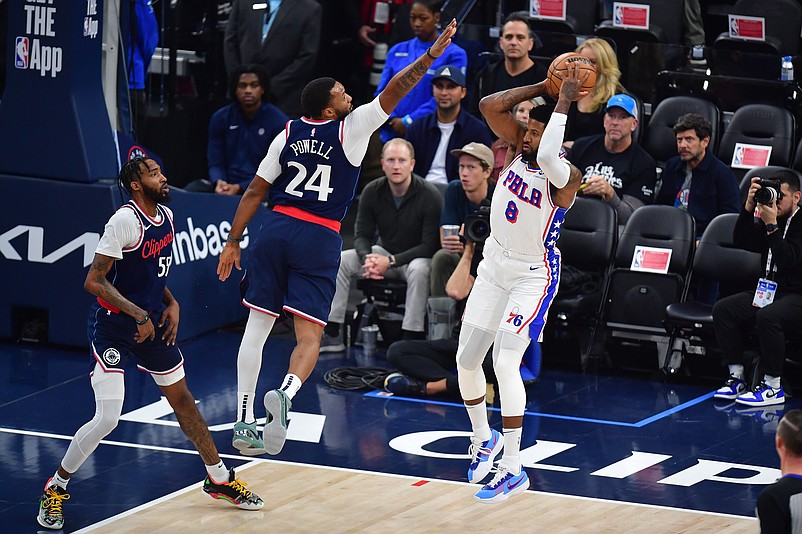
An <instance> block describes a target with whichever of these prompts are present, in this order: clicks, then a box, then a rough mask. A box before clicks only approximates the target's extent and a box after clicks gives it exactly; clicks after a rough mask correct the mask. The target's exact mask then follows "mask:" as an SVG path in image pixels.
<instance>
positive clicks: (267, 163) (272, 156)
mask: <svg viewBox="0 0 802 534" xmlns="http://www.w3.org/2000/svg"><path fill="white" fill-rule="evenodd" d="M288 127H289V126H288ZM286 141H287V134H286V133H285V132H284V131H281V132H279V134H278V135H277V136H276V137H275V138H273V142H272V143H270V148H268V149H267V155H266V156H265V157H264V159H263V160H262V162H261V163H260V164H259V168H258V169H257V170H256V175H257V176H259V177H260V178H262V179H263V180H265V181H266V182H267V183H269V184H272V183H273V182H274V181H275V180H276V178H278V175H279V174H281V163H279V156H281V151H282V150H283V149H284V144H285V143H286Z"/></svg>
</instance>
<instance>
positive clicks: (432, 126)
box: [406, 65, 493, 190]
mask: <svg viewBox="0 0 802 534" xmlns="http://www.w3.org/2000/svg"><path fill="white" fill-rule="evenodd" d="M432 88H433V93H434V99H435V103H436V104H437V109H436V110H435V112H434V113H430V114H429V115H426V116H424V117H421V118H420V119H419V120H417V121H415V122H413V123H412V125H411V126H410V127H409V129H408V130H407V133H406V139H407V141H409V142H410V143H412V146H413V147H415V155H416V156H417V157H416V158H415V174H417V175H419V176H423V177H425V178H426V181H427V182H430V183H433V184H434V185H436V186H438V187H440V188H441V190H442V189H445V187H446V185H447V184H448V182H450V181H452V180H458V179H459V167H458V162H457V157H458V156H459V155H457V156H455V155H453V151H454V150H456V149H458V148H460V147H462V146H465V145H467V144H468V143H472V142H475V143H481V144H484V145H487V146H490V145H491V144H492V143H493V138H492V136H491V135H490V129H488V127H487V125H486V124H485V123H484V122H483V121H481V120H479V119H477V118H476V117H474V116H473V115H471V114H470V113H468V112H467V110H465V109H464V108H463V107H462V100H463V99H464V98H465V95H466V93H467V89H466V88H465V75H464V74H462V71H461V70H460V69H459V68H457V67H456V66H454V65H445V66H443V67H440V68H439V69H437V71H435V73H434V77H433V78H432ZM491 167H492V165H491Z"/></svg>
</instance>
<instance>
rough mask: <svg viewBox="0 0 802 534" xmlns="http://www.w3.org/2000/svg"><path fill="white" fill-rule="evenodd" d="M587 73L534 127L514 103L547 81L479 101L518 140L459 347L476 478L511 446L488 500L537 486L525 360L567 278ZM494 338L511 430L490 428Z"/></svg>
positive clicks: (572, 78) (569, 78)
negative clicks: (528, 463)
mask: <svg viewBox="0 0 802 534" xmlns="http://www.w3.org/2000/svg"><path fill="white" fill-rule="evenodd" d="M586 77H587V75H580V73H579V70H578V69H574V68H570V70H569V71H568V73H567V74H566V76H565V77H564V79H563V84H562V87H561V89H560V94H559V97H558V100H557V104H556V105H555V106H553V107H552V105H549V104H546V105H541V106H538V107H535V108H533V109H532V110H531V111H530V112H529V121H528V123H527V126H526V128H524V127H523V125H521V124H520V123H518V122H517V121H516V120H515V117H514V116H513V115H512V113H510V110H511V109H512V107H513V106H515V105H516V104H518V103H519V102H523V101H524V100H529V99H532V98H535V97H538V96H545V95H546V85H545V82H540V83H538V84H535V85H528V86H524V87H518V88H514V89H509V90H506V91H500V92H498V93H495V94H492V95H489V96H487V97H485V98H483V99H482V101H481V103H480V105H479V109H480V110H481V111H482V115H484V117H485V119H486V120H487V124H488V125H490V128H491V129H492V130H493V132H495V134H496V135H498V136H499V137H500V138H502V139H504V140H506V141H508V142H509V143H510V145H511V146H514V147H516V148H517V151H516V153H517V155H516V156H515V158H513V160H512V162H511V163H510V164H509V165H508V166H507V167H506V168H504V169H503V170H502V171H501V173H500V174H499V178H498V184H497V185H496V191H495V193H494V194H493V202H492V204H491V208H490V228H491V232H490V236H489V237H488V238H487V241H486V243H485V248H484V259H483V260H482V263H480V264H479V268H478V276H477V278H476V284H475V285H474V287H473V291H472V292H471V294H470V296H469V297H468V303H467V305H466V309H465V315H464V318H463V325H462V330H461V332H460V338H459V349H458V351H457V371H458V375H459V385H460V392H461V394H462V398H463V400H464V402H465V408H466V409H467V411H468V416H469V418H470V420H471V426H472V427H473V436H472V437H471V446H470V449H469V453H470V454H471V465H470V467H469V468H468V480H469V481H470V482H476V483H478V482H481V481H482V480H483V479H484V478H485V477H487V475H488V474H489V473H490V471H491V467H492V466H493V460H494V459H495V457H496V456H497V455H498V454H499V453H500V452H501V450H502V449H503V450H504V454H503V456H502V458H501V461H500V462H499V464H498V466H497V468H496V470H495V476H494V477H493V478H492V480H491V481H490V482H489V483H487V484H486V485H485V486H484V487H483V488H482V489H481V490H479V491H478V492H477V493H476V498H477V499H478V500H479V501H481V502H491V503H492V502H500V501H504V500H506V499H508V498H509V497H510V496H512V495H515V494H517V493H521V492H523V491H524V490H526V489H527V488H528V487H529V477H528V476H527V474H526V471H524V470H523V469H522V466H521V458H520V448H521V430H522V426H523V416H524V409H525V406H526V392H525V390H524V385H523V381H522V380H521V374H520V371H519V366H520V363H521V357H522V356H523V353H524V351H525V350H526V348H527V346H528V345H529V342H530V339H534V340H535V341H538V340H539V338H540V336H541V333H542V331H543V326H544V325H545V322H546V314H547V312H548V308H549V305H550V304H551V301H552V299H553V298H554V295H555V294H556V293H557V287H558V285H559V280H560V251H559V250H558V249H557V248H556V247H555V243H556V242H557V238H558V236H559V233H560V226H561V225H562V222H563V218H564V217H565V213H566V212H567V211H568V208H570V207H571V205H572V204H573V202H574V198H575V196H576V192H577V190H578V189H579V185H580V181H581V179H582V172H581V171H579V169H577V168H576V167H574V166H573V165H571V164H570V163H568V162H567V161H565V159H564V153H563V152H562V151H561V146H562V141H563V134H564V132H565V124H566V119H567V113H568V107H569V105H570V103H571V101H574V100H578V99H580V98H582V97H583V96H585V95H587V92H586V91H581V90H580V86H581V84H582V82H583V81H584V78H586ZM552 109H553V113H552ZM491 345H493V367H494V369H495V372H496V377H497V379H498V384H499V394H500V398H501V418H502V425H503V434H501V433H499V432H498V431H496V430H494V429H491V428H490V426H489V424H488V419H487V411H486V408H485V382H486V381H485V375H484V372H483V371H482V359H483V358H484V355H485V353H486V352H487V350H488V349H489V348H490V346H491Z"/></svg>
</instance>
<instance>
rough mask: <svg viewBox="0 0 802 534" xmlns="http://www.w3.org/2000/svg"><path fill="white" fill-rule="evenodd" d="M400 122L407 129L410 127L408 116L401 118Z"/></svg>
mask: <svg viewBox="0 0 802 534" xmlns="http://www.w3.org/2000/svg"><path fill="white" fill-rule="evenodd" d="M401 122H402V123H403V124H404V126H406V127H407V128H409V127H410V126H411V125H412V117H410V116H409V115H405V116H404V117H402V118H401Z"/></svg>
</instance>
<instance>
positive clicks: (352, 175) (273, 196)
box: [268, 118, 360, 221]
mask: <svg viewBox="0 0 802 534" xmlns="http://www.w3.org/2000/svg"><path fill="white" fill-rule="evenodd" d="M343 126H344V123H343V122H340V121H313V120H310V119H306V118H301V119H298V120H294V121H290V122H288V123H287V126H286V128H285V130H284V135H285V138H286V141H285V144H284V149H283V150H282V151H281V156H280V157H279V162H280V163H281V174H280V175H279V177H278V178H276V181H275V182H273V185H272V187H271V188H270V193H269V194H268V198H269V200H270V204H271V205H280V206H294V207H296V208H300V209H302V210H304V211H306V212H308V213H312V214H314V215H317V216H319V217H323V218H325V219H331V220H335V221H340V220H342V218H343V217H345V212H346V210H348V206H349V205H350V204H351V201H352V200H353V198H354V192H355V191H356V184H357V181H358V179H359V169H360V167H359V166H354V165H352V164H351V162H350V161H348V158H346V157H345V151H344V150H343V145H342V130H343Z"/></svg>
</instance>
